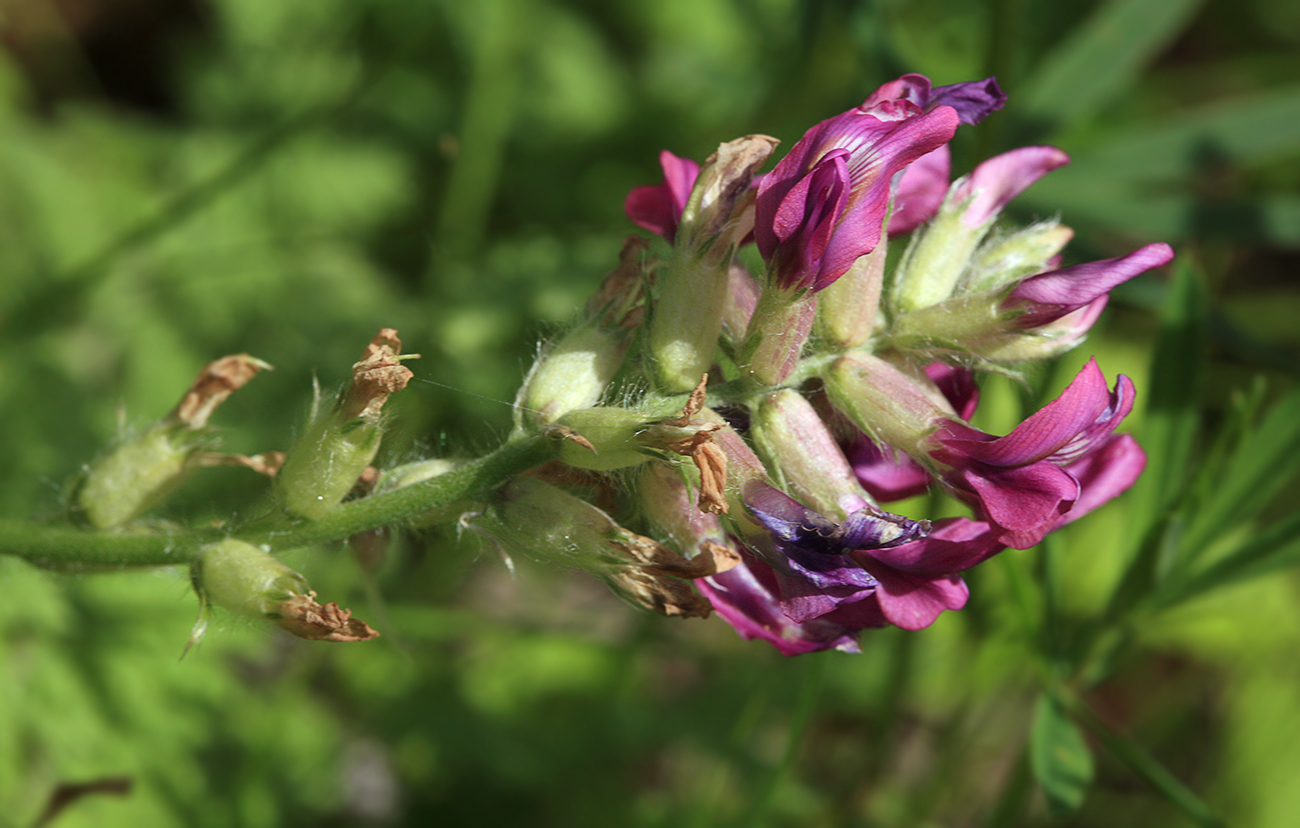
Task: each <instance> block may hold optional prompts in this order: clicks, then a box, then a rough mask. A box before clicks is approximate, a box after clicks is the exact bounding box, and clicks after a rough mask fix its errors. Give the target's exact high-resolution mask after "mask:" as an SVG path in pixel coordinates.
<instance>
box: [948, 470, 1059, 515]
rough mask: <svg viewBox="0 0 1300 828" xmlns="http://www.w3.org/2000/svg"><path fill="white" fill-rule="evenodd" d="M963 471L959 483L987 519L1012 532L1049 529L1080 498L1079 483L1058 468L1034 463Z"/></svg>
mask: <svg viewBox="0 0 1300 828" xmlns="http://www.w3.org/2000/svg"><path fill="white" fill-rule="evenodd" d="M986 470H987V467H984V468H983V469H966V470H963V471H962V472H961V473H960V479H961V480H962V481H963V482H964V483H965V484H966V486H967V487H969V488H970V490H971V491H973V492H975V494H976V495H977V496H978V497H979V500H980V505H981V506H983V508H984V513H985V514H986V515H987V516H988V519H989V520H990V521H992V522H993V523H996V524H997V525H998V526H1001V527H1003V528H1005V529H1010V530H1013V531H1021V530H1028V529H1033V528H1035V527H1038V526H1044V525H1048V526H1050V525H1051V524H1052V523H1053V522H1054V521H1055V520H1056V519H1057V518H1059V517H1060V516H1061V515H1063V514H1065V513H1066V512H1067V511H1069V509H1070V507H1071V506H1072V505H1074V502H1075V500H1077V499H1078V497H1079V481H1077V480H1075V479H1074V477H1072V476H1071V475H1070V474H1069V473H1068V472H1066V471H1065V470H1064V469H1062V468H1061V467H1060V466H1055V465H1053V464H1051V463H1034V464H1033V465H1030V466H1017V467H1013V468H1007V469H998V470H997V471H996V473H992V474H987V475H985V474H981V471H986Z"/></svg>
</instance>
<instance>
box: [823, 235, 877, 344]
mask: <svg viewBox="0 0 1300 828" xmlns="http://www.w3.org/2000/svg"><path fill="white" fill-rule="evenodd" d="M886 241H887V237H886V236H881V237H880V243H879V244H877V245H876V247H875V249H874V250H872V251H871V252H870V253H868V254H867V255H865V256H859V257H858V258H857V261H855V262H854V263H853V265H852V266H851V267H849V269H848V271H847V272H846V273H845V274H844V275H843V276H841V277H840V278H839V279H837V280H836V281H835V283H834V284H832V285H831V286H830V287H828V288H826V289H825V290H823V291H821V292H820V293H818V294H817V334H818V336H819V337H820V338H821V340H822V342H824V343H826V345H828V346H830V347H831V348H833V349H834V350H837V351H843V350H848V349H849V348H856V347H858V346H859V345H862V344H863V343H865V342H866V341H867V340H868V339H870V338H871V334H872V332H873V330H874V329H875V326H876V315H877V313H878V312H879V306H880V291H881V288H882V286H883V285H884V279H885V260H886V258H887V257H888V250H887V247H888V245H887V244H886Z"/></svg>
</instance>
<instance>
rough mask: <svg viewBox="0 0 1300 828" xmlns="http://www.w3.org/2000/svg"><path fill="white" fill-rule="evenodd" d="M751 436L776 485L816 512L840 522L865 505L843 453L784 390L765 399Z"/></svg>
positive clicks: (797, 397) (813, 414)
mask: <svg viewBox="0 0 1300 828" xmlns="http://www.w3.org/2000/svg"><path fill="white" fill-rule="evenodd" d="M751 433H752V435H753V439H754V445H755V446H756V447H757V448H758V451H759V453H761V454H762V455H763V456H764V457H765V458H767V461H768V466H769V467H770V468H771V469H772V470H773V473H774V476H775V477H776V479H777V481H778V483H780V484H782V486H783V487H784V488H785V489H786V490H787V491H789V492H790V494H792V495H794V497H795V498H796V499H798V500H799V501H801V502H803V503H804V504H806V505H808V506H810V507H812V508H813V509H815V510H816V511H818V512H820V513H822V514H824V515H829V516H833V517H835V518H837V519H842V518H844V517H845V516H847V515H849V514H851V513H853V512H856V511H858V510H859V509H861V508H862V507H863V506H865V505H866V504H867V503H869V502H870V498H869V496H868V495H867V493H866V492H865V491H864V490H863V489H862V486H861V485H860V484H859V483H858V480H857V476H856V475H855V474H854V473H853V469H852V468H851V467H850V466H849V461H848V460H847V459H846V458H845V457H844V452H843V451H841V450H840V447H839V445H838V444H837V443H836V441H835V438H834V437H832V436H831V433H830V431H829V430H828V429H827V428H826V424H825V423H824V422H823V421H822V418H821V416H820V415H819V414H818V413H817V411H816V410H815V409H813V407H812V404H810V403H809V402H808V401H807V400H806V399H804V397H803V396H802V395H801V394H799V393H797V392H795V391H791V390H789V389H785V390H782V391H778V392H776V393H775V394H771V395H769V396H767V397H765V398H764V399H763V402H762V403H761V404H760V405H759V407H758V412H757V413H756V415H755V417H754V421H753V424H752V426H751Z"/></svg>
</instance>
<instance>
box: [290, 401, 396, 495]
mask: <svg viewBox="0 0 1300 828" xmlns="http://www.w3.org/2000/svg"><path fill="white" fill-rule="evenodd" d="M335 414H336V412H335V411H327V412H325V413H323V414H318V415H317V416H315V417H313V418H312V420H311V422H309V423H308V424H307V428H306V429H305V430H304V431H303V433H302V434H301V435H300V436H299V437H298V439H297V441H295V443H294V445H293V448H291V449H290V450H289V452H288V454H287V455H285V459H284V465H283V466H281V467H280V472H279V473H278V474H277V475H276V476H275V484H276V490H277V492H278V493H279V502H280V505H281V506H283V507H284V509H285V510H286V511H288V512H290V513H292V514H295V515H298V516H299V517H305V518H309V519H312V520H318V519H320V518H322V517H324V516H325V515H327V514H329V513H330V512H331V511H333V510H334V508H335V507H337V506H338V504H339V502H340V501H342V500H343V498H344V497H345V496H346V495H347V494H348V492H350V491H352V487H353V486H355V485H356V484H357V479H358V478H360V477H361V474H362V472H364V471H365V470H366V467H367V466H369V465H370V461H372V460H374V459H375V454H376V453H377V452H378V451H379V444H380V442H381V441H382V439H383V433H382V431H381V430H380V428H379V426H378V425H377V424H374V423H367V422H365V421H364V420H352V421H349V422H339V421H338V419H337V418H336V416H335Z"/></svg>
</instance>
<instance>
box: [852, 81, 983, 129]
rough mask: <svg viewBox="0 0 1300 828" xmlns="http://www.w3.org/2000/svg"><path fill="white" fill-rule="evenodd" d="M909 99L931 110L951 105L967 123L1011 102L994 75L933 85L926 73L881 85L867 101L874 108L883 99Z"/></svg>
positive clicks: (976, 121) (868, 107)
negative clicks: (945, 84)
mask: <svg viewBox="0 0 1300 828" xmlns="http://www.w3.org/2000/svg"><path fill="white" fill-rule="evenodd" d="M894 100H905V101H908V102H910V103H913V104H915V105H916V106H918V107H920V108H921V109H923V110H925V111H926V112H929V111H930V110H932V109H934V108H935V107H939V106H951V107H952V108H953V109H955V110H956V111H957V116H958V117H959V118H961V122H962V123H963V124H978V123H979V122H980V121H982V120H984V119H985V118H987V117H988V116H989V114H990V113H992V112H995V111H996V110H999V109H1001V108H1002V105H1003V104H1005V103H1006V102H1007V96H1006V93H1005V92H1003V91H1002V89H1001V87H999V86H998V82H997V81H996V80H995V79H993V78H985V79H984V80H981V81H966V82H964V83H954V84H951V85H950V86H940V87H936V88H931V86H930V79H929V78H927V77H926V76H925V75H917V74H911V75H903V76H902V77H901V78H899V79H898V80H894V81H890V82H889V83H886V84H884V85H883V86H881V87H880V88H879V89H877V90H876V91H875V92H874V93H873V94H872V95H871V97H869V98H867V99H866V101H864V102H863V104H862V106H863V108H866V109H870V108H871V107H873V106H876V105H878V104H881V103H887V102H889V101H894Z"/></svg>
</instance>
